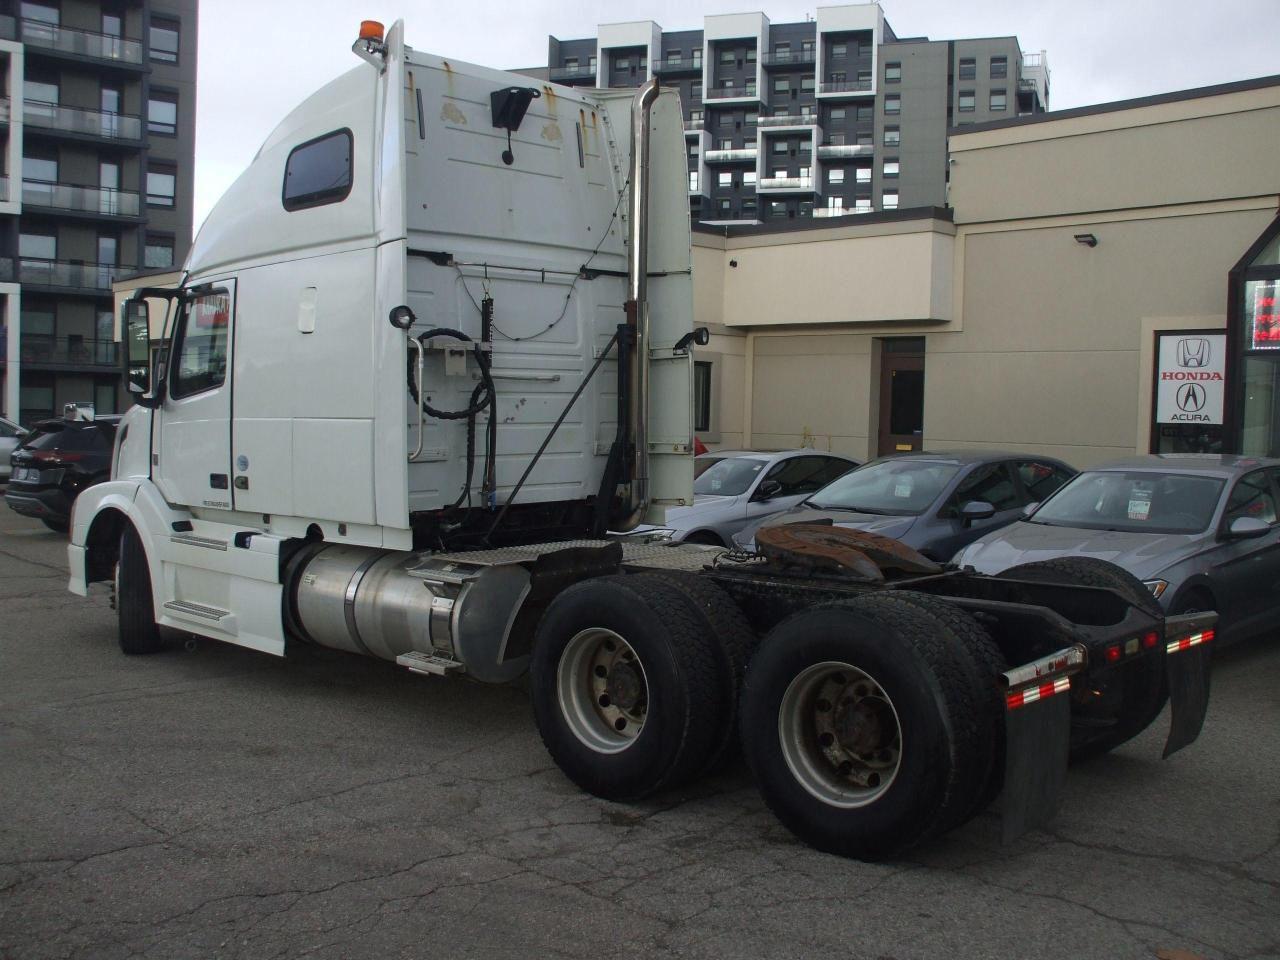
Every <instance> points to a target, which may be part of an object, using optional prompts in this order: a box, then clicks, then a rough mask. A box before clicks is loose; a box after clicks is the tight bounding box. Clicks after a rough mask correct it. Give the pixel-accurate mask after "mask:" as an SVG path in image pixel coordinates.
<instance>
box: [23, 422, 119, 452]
mask: <svg viewBox="0 0 1280 960" xmlns="http://www.w3.org/2000/svg"><path fill="white" fill-rule="evenodd" d="M108 429H109V428H107V427H105V426H98V425H96V424H91V425H89V426H84V427H70V426H63V425H61V424H41V425H40V426H39V427H38V428H37V429H36V431H35V432H34V433H32V434H31V435H30V436H28V437H27V438H26V440H25V441H24V442H23V444H22V447H23V449H25V450H66V451H75V452H77V453H87V452H88V451H90V450H109V449H111V440H110V438H109V435H108V432H107V431H108Z"/></svg>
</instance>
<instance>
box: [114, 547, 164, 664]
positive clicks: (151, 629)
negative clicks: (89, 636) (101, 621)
mask: <svg viewBox="0 0 1280 960" xmlns="http://www.w3.org/2000/svg"><path fill="white" fill-rule="evenodd" d="M116 615H117V619H118V623H119V637H120V649H121V650H123V651H124V652H125V653H128V654H145V653H158V652H159V651H160V650H161V649H163V648H164V641H163V640H162V639H161V637H160V628H159V627H158V626H157V625H156V611H155V605H154V603H153V601H152V597H151V570H150V568H149V567H148V566H147V554H146V551H145V550H143V548H142V539H141V538H140V537H139V536H138V531H137V530H135V529H134V527H133V524H131V523H126V524H125V525H124V530H123V531H122V532H121V534H120V561H119V563H118V565H117V566H116Z"/></svg>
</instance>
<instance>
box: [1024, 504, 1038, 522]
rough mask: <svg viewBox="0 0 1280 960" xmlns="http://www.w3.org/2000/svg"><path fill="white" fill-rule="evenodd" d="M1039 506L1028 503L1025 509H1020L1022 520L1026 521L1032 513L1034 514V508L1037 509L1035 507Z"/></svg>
mask: <svg viewBox="0 0 1280 960" xmlns="http://www.w3.org/2000/svg"><path fill="white" fill-rule="evenodd" d="M1039 506H1040V504H1038V503H1028V504H1027V505H1026V506H1025V507H1023V508H1022V516H1023V519H1026V518H1028V517H1030V516H1031V515H1032V514H1033V513H1035V512H1036V508H1037V507H1039Z"/></svg>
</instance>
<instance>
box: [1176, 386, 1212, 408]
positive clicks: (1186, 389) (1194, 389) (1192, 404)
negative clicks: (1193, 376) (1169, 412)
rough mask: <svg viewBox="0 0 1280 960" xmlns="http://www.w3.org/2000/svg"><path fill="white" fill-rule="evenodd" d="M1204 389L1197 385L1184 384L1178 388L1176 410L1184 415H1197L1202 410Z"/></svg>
mask: <svg viewBox="0 0 1280 960" xmlns="http://www.w3.org/2000/svg"><path fill="white" fill-rule="evenodd" d="M1204 401H1205V393H1204V387H1202V386H1200V384H1198V383H1184V384H1183V385H1182V386H1180V387H1179V388H1178V394H1177V400H1176V402H1177V404H1178V409H1179V410H1181V411H1183V412H1184V413H1199V412H1200V411H1201V410H1203V409H1204Z"/></svg>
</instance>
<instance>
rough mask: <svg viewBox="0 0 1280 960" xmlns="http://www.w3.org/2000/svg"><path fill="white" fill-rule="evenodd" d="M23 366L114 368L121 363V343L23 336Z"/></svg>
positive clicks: (48, 336) (26, 334) (75, 337)
mask: <svg viewBox="0 0 1280 960" xmlns="http://www.w3.org/2000/svg"><path fill="white" fill-rule="evenodd" d="M20 349H21V352H22V363H23V365H24V366H33V367H39V366H48V367H108V368H109V367H115V366H117V365H118V364H119V362H120V344H118V343H116V342H115V341H114V340H97V339H91V338H88V337H82V336H77V335H76V334H71V335H70V336H65V337H55V336H52V335H47V334H43V333H24V334H23V335H22V340H21V347H20Z"/></svg>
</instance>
